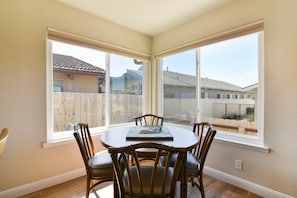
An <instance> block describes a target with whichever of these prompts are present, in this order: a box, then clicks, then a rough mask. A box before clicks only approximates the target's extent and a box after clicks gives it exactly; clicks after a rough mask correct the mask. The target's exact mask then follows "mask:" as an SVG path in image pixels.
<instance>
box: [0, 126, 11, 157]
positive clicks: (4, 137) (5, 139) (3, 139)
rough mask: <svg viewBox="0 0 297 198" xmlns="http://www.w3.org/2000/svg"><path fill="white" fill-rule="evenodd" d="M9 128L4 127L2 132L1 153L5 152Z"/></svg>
mask: <svg viewBox="0 0 297 198" xmlns="http://www.w3.org/2000/svg"><path fill="white" fill-rule="evenodd" d="M8 134H9V133H8V129H7V128H4V129H2V131H1V134H0V155H1V154H2V153H3V151H4V148H5V145H6V142H7V139H8Z"/></svg>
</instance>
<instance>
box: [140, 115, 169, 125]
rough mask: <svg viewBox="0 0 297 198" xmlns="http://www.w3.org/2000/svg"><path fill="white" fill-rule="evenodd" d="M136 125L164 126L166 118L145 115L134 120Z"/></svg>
mask: <svg viewBox="0 0 297 198" xmlns="http://www.w3.org/2000/svg"><path fill="white" fill-rule="evenodd" d="M134 120H135V125H141V126H163V121H164V117H161V116H157V115H154V114H144V115H142V116H139V117H136V118H134Z"/></svg>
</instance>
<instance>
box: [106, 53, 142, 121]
mask: <svg viewBox="0 0 297 198" xmlns="http://www.w3.org/2000/svg"><path fill="white" fill-rule="evenodd" d="M142 76H143V62H141V61H138V60H136V59H133V58H128V57H124V56H119V55H114V54H111V55H110V105H111V109H110V123H111V124H119V123H125V122H131V121H134V117H136V116H139V115H141V113H142Z"/></svg>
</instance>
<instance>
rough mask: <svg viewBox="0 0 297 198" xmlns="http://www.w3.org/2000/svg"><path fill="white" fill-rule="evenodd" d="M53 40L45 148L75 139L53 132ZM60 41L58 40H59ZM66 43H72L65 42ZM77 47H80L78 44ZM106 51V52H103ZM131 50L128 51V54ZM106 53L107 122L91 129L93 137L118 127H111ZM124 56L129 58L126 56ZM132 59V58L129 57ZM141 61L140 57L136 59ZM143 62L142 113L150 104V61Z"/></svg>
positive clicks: (48, 52)
mask: <svg viewBox="0 0 297 198" xmlns="http://www.w3.org/2000/svg"><path fill="white" fill-rule="evenodd" d="M52 40H53V41H55V39H49V38H47V41H46V111H47V120H46V122H47V140H46V141H45V142H44V144H43V146H44V147H48V144H51V143H54V144H55V143H56V142H61V141H68V140H72V139H73V133H72V132H70V131H61V132H58V133H57V132H54V131H53V108H52V104H53V101H52V84H53V68H52V65H53V58H52ZM57 41H58V40H57ZM64 42H65V43H71V42H67V40H66V41H64ZM76 45H79V44H78V43H76ZM102 51H104V50H102ZM128 52H129V50H127V54H128ZM105 53H106V76H107V78H106V83H105V86H106V87H105V93H106V109H105V117H106V122H105V126H100V127H94V128H90V132H91V133H92V134H93V135H98V134H101V133H104V132H105V131H106V130H107V128H108V127H110V126H116V125H110V100H109V99H110V87H109V81H110V78H109V76H110V75H109V74H110V73H109V71H110V70H109V69H110V59H109V56H110V53H109V52H105ZM124 56H127V55H126V54H124ZM127 57H132V56H127ZM136 58H137V59H138V60H139V57H136ZM142 61H143V76H142V112H146V110H147V104H148V101H147V100H148V97H147V94H148V91H147V90H148V84H147V82H148V67H149V64H150V62H149V60H148V59H147V60H142ZM128 124H131V123H120V124H117V125H128Z"/></svg>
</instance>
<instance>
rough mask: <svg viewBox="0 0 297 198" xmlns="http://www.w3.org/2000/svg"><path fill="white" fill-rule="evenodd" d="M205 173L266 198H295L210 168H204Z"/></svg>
mask: <svg viewBox="0 0 297 198" xmlns="http://www.w3.org/2000/svg"><path fill="white" fill-rule="evenodd" d="M204 173H205V174H206V175H209V176H211V177H214V178H216V179H218V180H221V181H224V182H226V183H229V184H232V185H234V186H237V187H239V188H242V189H244V190H247V191H249V192H252V193H255V194H257V195H259V196H261V197H264V198H294V197H291V196H289V195H286V194H284V193H281V192H278V191H275V190H272V189H270V188H267V187H264V186H261V185H258V184H255V183H253V182H250V181H247V180H244V179H241V178H239V177H235V176H233V175H230V174H227V173H224V172H221V171H219V170H216V169H213V168H210V167H204Z"/></svg>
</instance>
